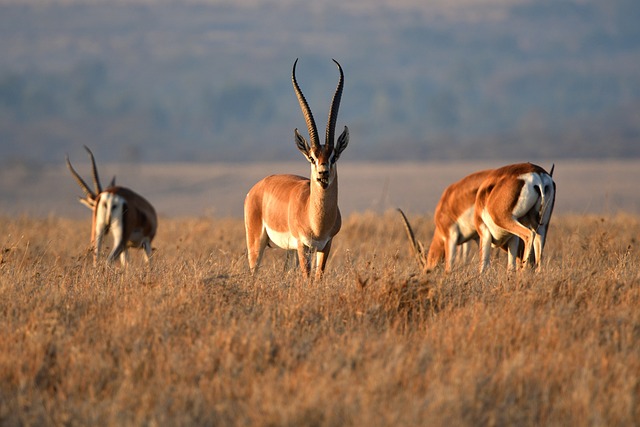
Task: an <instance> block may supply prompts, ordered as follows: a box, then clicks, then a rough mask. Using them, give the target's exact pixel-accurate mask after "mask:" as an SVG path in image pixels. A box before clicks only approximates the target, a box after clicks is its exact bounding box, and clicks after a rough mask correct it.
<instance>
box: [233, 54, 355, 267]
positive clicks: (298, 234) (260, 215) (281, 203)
mask: <svg viewBox="0 0 640 427" xmlns="http://www.w3.org/2000/svg"><path fill="white" fill-rule="evenodd" d="M333 62H335V64H336V65H337V66H338V70H339V72H340V79H339V81H338V86H337V88H336V90H335V92H334V95H333V100H332V102H331V107H330V109H329V119H328V122H327V129H326V134H325V144H324V145H321V144H320V140H319V137H318V130H317V128H316V123H315V121H314V119H313V114H312V113H311V109H310V108H309V105H308V104H307V101H306V99H305V97H304V95H303V94H302V91H301V90H300V87H299V86H298V82H297V81H296V65H297V63H298V60H297V59H296V61H295V62H294V63H293V71H292V74H291V80H292V83H293V89H294V91H295V93H296V96H297V98H298V103H299V104H300V108H301V110H302V115H303V116H304V119H305V122H306V124H307V130H308V132H309V143H307V141H306V140H305V138H304V137H303V136H302V135H301V134H300V133H299V132H298V129H295V132H294V134H295V141H296V145H297V147H298V150H300V152H301V153H302V154H303V155H304V156H305V158H306V159H307V160H308V161H309V163H310V165H311V177H310V178H305V177H302V176H297V175H271V176H268V177H266V178H264V179H262V180H261V181H259V182H258V183H257V184H255V185H254V186H253V187H252V188H251V190H249V193H248V194H247V197H246V199H245V202H244V223H245V231H246V238H247V255H248V258H249V267H250V269H251V271H252V273H255V271H256V270H257V269H258V267H259V265H260V261H261V258H262V254H263V253H264V250H265V248H266V247H267V246H271V245H275V246H277V247H280V248H283V249H288V250H293V249H295V250H297V252H298V259H299V260H300V268H301V270H302V272H303V274H304V275H305V276H307V277H309V276H310V274H311V269H312V268H313V265H312V257H313V253H314V252H315V253H316V262H315V264H316V265H315V268H316V273H315V277H316V279H317V280H318V279H320V278H321V277H322V274H323V272H324V269H325V267H326V263H327V257H328V256H329V252H330V250H331V242H332V239H333V237H334V236H335V235H336V234H337V233H338V231H340V227H341V217H340V210H339V209H338V172H337V167H336V162H337V161H338V159H339V158H340V155H341V154H342V152H343V151H344V149H345V148H347V144H348V143H349V129H348V128H347V127H346V126H345V127H344V131H343V132H342V134H340V136H339V137H338V139H337V141H336V142H335V145H334V135H335V127H336V121H337V118H338V109H339V107H340V99H341V97H342V89H343V87H344V73H343V72H342V67H341V66H340V64H339V63H338V62H337V61H336V60H334V61H333Z"/></svg>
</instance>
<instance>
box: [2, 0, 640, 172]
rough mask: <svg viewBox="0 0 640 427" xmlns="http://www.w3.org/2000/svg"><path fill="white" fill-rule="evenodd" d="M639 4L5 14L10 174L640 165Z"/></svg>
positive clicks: (41, 5) (55, 5) (189, 7)
mask: <svg viewBox="0 0 640 427" xmlns="http://www.w3.org/2000/svg"><path fill="white" fill-rule="evenodd" d="M639 22H640V2H638V1H637V0H608V1H606V2H604V1H599V0H580V1H566V0H547V1H544V0H542V1H540V0H535V1H533V0H531V1H527V0H522V1H516V0H511V1H508V0H503V1H500V0H484V1H482V0H480V1H470V0H458V1H444V0H442V1H434V2H423V1H422V2H419V1H415V0H414V1H412V0H389V1H386V0H385V1H383V0H377V1H375V0H373V1H365V0H354V1H348V0H329V1H322V2H319V1H315V2H302V1H293V0H284V1H276V0H271V1H258V0H253V1H252V0H245V1H235V2H231V1H161V0H158V1H153V0H148V1H142V0H140V1H118V2H114V1H106V0H105V1H101V0H94V1H90V0H84V1H38V0H32V1H29V0H23V1H17V0H16V1H11V0H0V164H2V163H7V162H12V163H15V162H25V163H34V164H40V163H43V162H47V163H51V162H61V161H63V159H64V153H65V152H70V153H73V154H74V155H77V156H79V157H81V158H82V156H84V152H83V150H82V149H81V145H82V144H87V145H90V146H92V147H93V148H94V152H95V153H96V155H97V156H98V157H99V159H102V160H104V161H118V162H124V161H127V162H138V161H227V160H232V161H238V160H247V161H256V160H260V161H264V160H289V159H297V158H298V157H299V154H298V152H297V150H296V149H295V146H294V143H293V129H294V128H296V127H297V128H300V129H301V130H304V128H305V124H304V120H303V118H302V115H301V113H300V110H299V107H298V105H297V102H296V99H295V96H294V94H293V90H292V88H291V79H290V74H291V66H292V64H293V61H294V60H295V58H298V57H299V58H300V62H299V65H298V80H299V83H300V85H301V86H302V89H303V91H304V93H305V95H306V97H307V99H308V101H309V103H310V105H311V108H312V109H313V112H314V115H315V118H316V121H317V122H318V127H319V128H320V129H321V131H320V132H321V133H323V132H322V130H323V129H324V126H325V123H326V122H325V120H326V117H327V110H328V106H329V103H330V99H331V96H332V94H333V90H334V88H335V85H336V83H337V79H338V73H337V69H336V68H335V66H334V65H333V63H332V62H331V58H335V59H337V60H338V61H340V63H341V64H342V66H343V68H344V71H345V81H346V82H345V91H344V94H343V102H342V105H341V108H340V116H339V121H338V126H339V127H342V126H343V125H348V126H349V128H350V130H351V144H350V146H349V148H348V151H347V152H345V155H344V157H345V158H349V159H350V160H355V159H363V160H383V159H392V160H398V159H405V160H406V159H414V160H422V159H482V158H495V157H500V158H517V159H523V160H524V159H529V158H561V157H565V158H566V157H583V158H603V157H619V158H627V157H639V156H640V141H639V139H640V138H639V137H640V72H638V70H640V25H639V24H638V23H639Z"/></svg>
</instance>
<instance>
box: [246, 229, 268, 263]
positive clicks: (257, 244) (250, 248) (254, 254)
mask: <svg viewBox="0 0 640 427" xmlns="http://www.w3.org/2000/svg"><path fill="white" fill-rule="evenodd" d="M268 242H269V236H268V235H267V232H266V230H264V229H263V230H262V231H261V233H260V235H259V236H252V235H251V233H249V232H247V258H248V260H249V270H251V274H255V272H256V271H257V270H258V267H260V262H261V261H262V255H263V254H264V250H265V249H266V247H267V243H268Z"/></svg>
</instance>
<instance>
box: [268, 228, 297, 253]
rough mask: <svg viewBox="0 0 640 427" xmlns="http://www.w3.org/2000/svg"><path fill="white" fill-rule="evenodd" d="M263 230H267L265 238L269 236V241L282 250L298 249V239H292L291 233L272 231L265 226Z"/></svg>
mask: <svg viewBox="0 0 640 427" xmlns="http://www.w3.org/2000/svg"><path fill="white" fill-rule="evenodd" d="M265 230H267V236H269V241H270V242H271V243H273V244H274V245H276V246H277V247H279V248H282V249H297V248H298V239H296V238H295V237H293V236H292V235H291V233H289V232H288V231H286V232H281V231H274V230H272V229H270V228H269V227H267V226H266V225H265Z"/></svg>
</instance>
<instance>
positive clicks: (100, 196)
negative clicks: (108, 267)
mask: <svg viewBox="0 0 640 427" xmlns="http://www.w3.org/2000/svg"><path fill="white" fill-rule="evenodd" d="M84 148H85V150H87V152H88V153H89V158H90V159H91V166H92V176H93V184H94V185H95V191H92V190H91V189H90V188H89V186H88V185H87V184H86V183H85V182H84V180H83V179H82V178H81V177H80V175H79V174H78V173H77V172H76V171H75V169H73V166H71V162H69V156H67V167H68V168H69V171H70V172H71V175H73V177H74V178H75V180H76V182H77V183H78V185H80V188H82V191H83V192H84V195H85V197H84V198H80V203H82V204H83V205H85V206H87V207H88V208H89V209H91V210H92V212H93V215H92V224H91V244H92V245H93V246H94V253H93V262H94V264H95V263H96V262H97V259H98V255H99V253H100V248H101V246H102V240H103V238H104V236H105V234H108V233H111V235H112V236H113V249H112V250H111V253H110V254H109V257H108V260H109V261H110V262H112V261H114V260H115V259H116V258H117V257H118V256H120V262H121V264H122V265H126V264H127V258H128V255H127V248H129V247H133V248H143V249H144V253H145V260H146V261H147V262H149V257H150V256H151V241H152V240H153V238H154V236H155V235H156V230H157V228H158V218H157V216H156V211H155V209H154V208H153V206H151V203H149V202H148V201H147V200H146V199H145V198H144V197H142V196H140V195H139V194H138V193H135V192H133V191H132V190H130V189H128V188H125V187H119V186H116V185H115V178H114V180H113V181H112V182H111V185H109V187H107V188H105V189H104V190H103V189H102V185H100V178H99V177H98V169H97V168H96V161H95V158H94V157H93V153H92V152H91V150H89V148H88V147H87V146H85V147H84Z"/></svg>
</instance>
